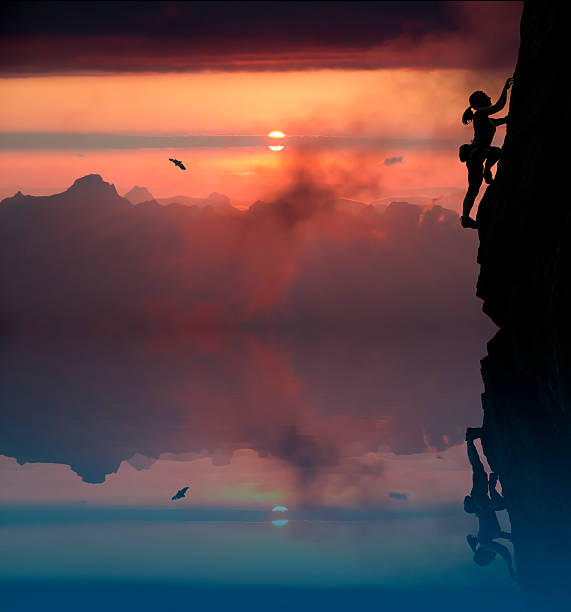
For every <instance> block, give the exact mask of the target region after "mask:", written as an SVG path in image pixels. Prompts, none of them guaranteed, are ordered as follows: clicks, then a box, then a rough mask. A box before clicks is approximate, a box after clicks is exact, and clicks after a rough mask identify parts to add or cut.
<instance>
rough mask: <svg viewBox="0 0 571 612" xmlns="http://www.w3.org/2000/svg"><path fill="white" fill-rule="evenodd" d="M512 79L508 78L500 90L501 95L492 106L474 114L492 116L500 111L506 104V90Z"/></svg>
mask: <svg viewBox="0 0 571 612" xmlns="http://www.w3.org/2000/svg"><path fill="white" fill-rule="evenodd" d="M512 83H513V79H512V78H511V77H510V78H509V79H508V80H507V81H506V82H505V84H504V88H503V89H502V93H501V94H500V97H499V98H498V101H497V102H496V103H495V104H492V106H487V107H486V108H479V109H478V110H477V111H476V112H477V113H480V114H482V115H493V114H494V113H498V112H499V111H501V110H502V109H503V108H504V106H505V105H506V102H507V100H508V89H509V88H510V87H511V86H512Z"/></svg>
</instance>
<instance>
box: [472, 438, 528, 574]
mask: <svg viewBox="0 0 571 612" xmlns="http://www.w3.org/2000/svg"><path fill="white" fill-rule="evenodd" d="M478 438H480V439H481V440H482V448H484V446H485V444H486V442H487V441H486V440H485V432H484V429H483V428H482V427H468V428H467V429H466V447H467V451H468V459H469V460H470V465H471V466H472V490H471V491H470V495H466V497H465V498H464V510H465V511H466V512H467V513H468V514H475V515H476V516H477V517H478V534H477V535H473V534H468V535H467V536H466V540H467V542H468V545H469V546H470V548H471V549H472V551H473V552H474V562H475V563H477V564H478V565H481V566H486V565H489V564H490V563H491V562H492V561H493V560H494V559H495V558H496V556H497V555H500V557H502V558H503V559H504V561H505V562H506V565H507V568H508V571H509V574H510V576H511V577H512V578H513V579H514V580H517V576H516V572H515V570H514V567H513V563H512V556H511V553H510V551H509V549H508V548H507V546H504V545H503V544H500V543H499V542H496V540H497V539H505V540H510V541H511V539H512V536H511V533H508V532H506V531H502V528H501V526H500V523H499V521H498V517H497V516H496V512H498V511H499V510H505V509H506V503H505V501H504V498H503V497H502V495H500V493H499V492H498V490H497V488H496V487H497V484H498V476H497V474H495V473H494V472H491V473H490V476H489V477H488V474H487V473H486V470H485V469H484V465H483V463H482V460H481V459H480V455H479V454H478V449H477V448H476V445H475V444H474V440H476V439H478ZM485 452H486V451H485V449H484V453H485Z"/></svg>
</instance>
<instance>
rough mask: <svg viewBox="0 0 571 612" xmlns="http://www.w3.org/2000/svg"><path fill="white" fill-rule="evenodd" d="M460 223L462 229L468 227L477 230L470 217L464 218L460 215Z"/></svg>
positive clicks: (476, 225)
mask: <svg viewBox="0 0 571 612" xmlns="http://www.w3.org/2000/svg"><path fill="white" fill-rule="evenodd" d="M460 223H461V224H462V227H469V228H471V229H478V224H477V223H476V222H475V221H474V219H472V217H466V216H464V215H462V216H461V217H460Z"/></svg>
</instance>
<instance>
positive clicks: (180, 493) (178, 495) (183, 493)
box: [171, 487, 189, 501]
mask: <svg viewBox="0 0 571 612" xmlns="http://www.w3.org/2000/svg"><path fill="white" fill-rule="evenodd" d="M188 489H189V487H184V488H183V489H181V490H180V491H178V492H177V493H176V495H173V496H172V497H171V501H174V500H175V499H182V498H183V497H186V492H187V491H188Z"/></svg>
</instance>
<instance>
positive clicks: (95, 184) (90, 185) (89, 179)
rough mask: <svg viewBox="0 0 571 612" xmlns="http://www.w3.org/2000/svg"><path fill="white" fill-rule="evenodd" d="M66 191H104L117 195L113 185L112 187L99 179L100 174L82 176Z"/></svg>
mask: <svg viewBox="0 0 571 612" xmlns="http://www.w3.org/2000/svg"><path fill="white" fill-rule="evenodd" d="M68 191H73V192H78V191H97V192H101V191H105V192H111V193H113V194H115V195H117V190H116V189H115V185H112V184H111V183H106V182H105V181H104V180H103V179H102V178H101V175H100V174H87V175H86V176H82V177H81V178H78V179H76V180H75V182H74V183H73V185H72V186H71V187H70V188H69V189H68Z"/></svg>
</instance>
